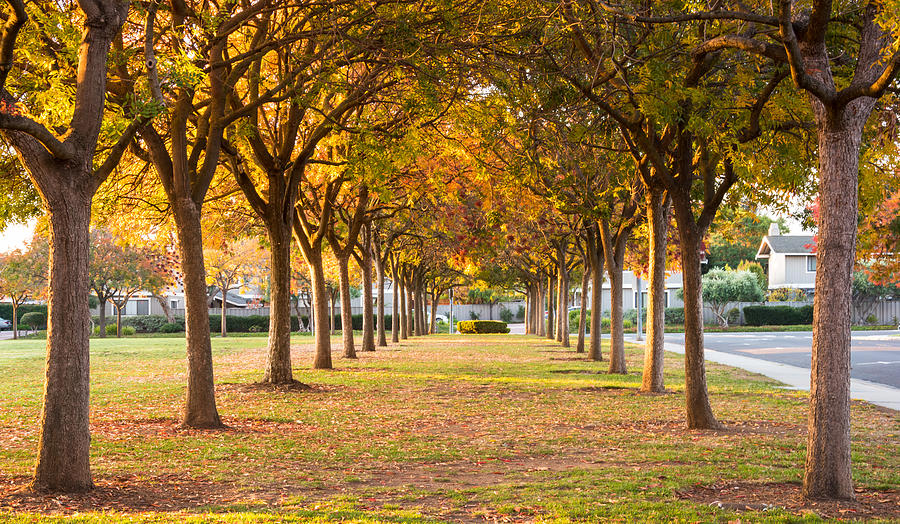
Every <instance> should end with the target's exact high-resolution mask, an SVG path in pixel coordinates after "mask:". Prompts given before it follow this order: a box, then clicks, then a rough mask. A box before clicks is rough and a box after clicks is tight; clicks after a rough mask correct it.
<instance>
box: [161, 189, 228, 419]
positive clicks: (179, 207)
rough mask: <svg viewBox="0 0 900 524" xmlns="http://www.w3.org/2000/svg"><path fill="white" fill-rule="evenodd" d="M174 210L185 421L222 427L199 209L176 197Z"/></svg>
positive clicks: (183, 414) (184, 199) (183, 417)
mask: <svg viewBox="0 0 900 524" xmlns="http://www.w3.org/2000/svg"><path fill="white" fill-rule="evenodd" d="M172 209H173V211H174V214H175V225H176V232H177V234H178V249H179V252H180V255H181V267H182V272H183V274H184V280H183V281H184V301H185V318H184V324H185V338H186V339H187V354H188V355H187V356H188V381H187V382H188V384H187V393H186V400H185V405H184V412H183V413H182V424H184V425H185V426H189V427H194V428H219V427H222V426H223V424H222V420H221V419H220V418H219V412H218V410H217V409H216V388H215V381H214V378H213V361H212V344H211V341H210V333H209V306H208V304H207V295H206V269H205V268H204V265H203V233H202V229H201V226H200V209H199V207H198V206H197V205H196V204H195V203H194V201H193V200H191V199H189V198H181V199H178V200H176V202H175V205H174V206H173V208H172ZM223 298H224V295H223Z"/></svg>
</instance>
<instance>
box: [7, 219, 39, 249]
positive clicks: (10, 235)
mask: <svg viewBox="0 0 900 524" xmlns="http://www.w3.org/2000/svg"><path fill="white" fill-rule="evenodd" d="M34 224H35V221H34V220H29V221H28V222H27V223H24V224H11V225H10V226H9V227H7V228H6V229H4V230H3V231H0V253H6V252H7V251H13V250H15V249H19V248H23V247H25V245H26V244H27V243H28V242H29V241H30V240H31V237H32V235H33V234H34Z"/></svg>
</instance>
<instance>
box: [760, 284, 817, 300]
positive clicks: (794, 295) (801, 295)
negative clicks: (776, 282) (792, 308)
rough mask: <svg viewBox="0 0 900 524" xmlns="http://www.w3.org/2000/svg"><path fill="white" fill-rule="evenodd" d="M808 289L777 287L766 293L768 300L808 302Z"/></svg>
mask: <svg viewBox="0 0 900 524" xmlns="http://www.w3.org/2000/svg"><path fill="white" fill-rule="evenodd" d="M807 300H809V297H807V296H806V291H803V290H802V289H797V288H792V287H779V288H775V289H773V290H771V291H769V293H768V294H767V295H766V301H767V302H806V301H807Z"/></svg>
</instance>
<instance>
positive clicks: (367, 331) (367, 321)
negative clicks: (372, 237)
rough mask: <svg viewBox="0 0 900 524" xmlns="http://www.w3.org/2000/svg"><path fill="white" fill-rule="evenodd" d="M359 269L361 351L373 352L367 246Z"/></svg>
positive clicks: (370, 287)
mask: <svg viewBox="0 0 900 524" xmlns="http://www.w3.org/2000/svg"><path fill="white" fill-rule="evenodd" d="M366 238H368V235H366ZM361 269H362V279H363V282H362V284H363V289H362V291H363V293H362V299H363V321H362V350H363V351H375V326H374V324H373V320H374V317H375V313H374V312H373V311H372V309H373V308H372V251H371V250H370V249H369V246H368V245H367V246H364V247H363V256H362V268H361ZM379 304H380V302H379ZM379 309H380V308H379ZM380 323H381V322H380V321H379V324H380Z"/></svg>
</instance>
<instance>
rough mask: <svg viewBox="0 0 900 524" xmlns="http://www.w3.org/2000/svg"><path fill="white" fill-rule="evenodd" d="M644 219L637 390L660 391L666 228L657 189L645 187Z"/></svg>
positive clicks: (664, 205) (664, 200)
mask: <svg viewBox="0 0 900 524" xmlns="http://www.w3.org/2000/svg"><path fill="white" fill-rule="evenodd" d="M645 195H646V201H647V222H648V224H649V226H650V228H649V229H650V282H649V283H648V291H649V295H650V303H649V304H648V305H647V342H646V345H645V347H644V371H643V373H642V374H641V391H644V392H656V393H659V392H663V391H665V389H666V386H665V383H664V380H663V357H664V353H663V351H664V349H665V332H666V330H665V323H666V318H665V312H666V236H667V235H668V231H669V199H668V196H666V195H665V192H664V191H663V190H661V189H656V188H647V189H646V193H645Z"/></svg>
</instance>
